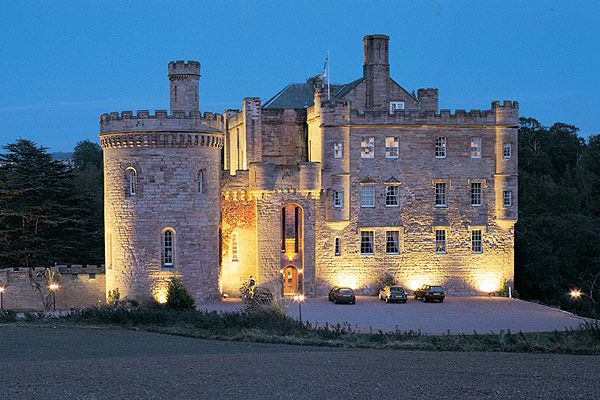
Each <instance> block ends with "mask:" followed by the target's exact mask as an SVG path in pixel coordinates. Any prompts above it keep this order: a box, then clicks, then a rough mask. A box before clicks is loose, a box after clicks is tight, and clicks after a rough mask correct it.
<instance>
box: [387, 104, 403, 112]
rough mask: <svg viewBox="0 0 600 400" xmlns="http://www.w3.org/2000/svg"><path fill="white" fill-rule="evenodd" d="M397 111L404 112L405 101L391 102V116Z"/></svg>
mask: <svg viewBox="0 0 600 400" xmlns="http://www.w3.org/2000/svg"><path fill="white" fill-rule="evenodd" d="M396 110H404V102H403V101H390V114H393V113H395V112H396Z"/></svg>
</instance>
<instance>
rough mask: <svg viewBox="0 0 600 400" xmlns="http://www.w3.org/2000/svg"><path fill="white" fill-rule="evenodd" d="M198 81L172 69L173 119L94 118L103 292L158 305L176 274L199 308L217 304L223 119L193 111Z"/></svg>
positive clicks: (189, 67)
mask: <svg viewBox="0 0 600 400" xmlns="http://www.w3.org/2000/svg"><path fill="white" fill-rule="evenodd" d="M199 76H200V64H198V63H197V62H192V61H190V62H189V63H187V64H184V63H183V62H180V61H177V62H174V63H173V62H171V63H169V79H170V80H171V108H172V109H173V112H172V115H169V114H168V113H167V112H166V111H163V110H156V111H155V112H154V113H150V112H149V111H146V110H142V111H138V112H137V114H134V113H132V112H131V111H123V112H122V113H118V112H114V113H110V114H103V115H102V116H101V117H100V142H101V145H102V150H103V154H104V204H105V207H104V210H105V216H104V218H105V239H106V290H107V293H108V292H109V291H112V290H115V289H118V290H119V293H120V295H121V297H122V298H124V297H127V298H130V299H136V300H138V301H145V300H148V299H150V298H151V297H154V298H155V299H156V300H157V301H159V302H163V301H165V300H166V288H167V285H168V281H169V280H170V279H171V278H172V277H178V278H180V279H181V280H182V282H183V284H184V285H185V286H186V288H187V289H188V290H189V292H190V293H191V294H192V295H193V296H194V298H195V299H196V301H197V302H203V301H205V300H207V299H209V298H215V297H218V294H219V257H220V254H219V246H218V243H219V223H220V213H221V196H220V177H221V166H220V152H221V150H220V149H221V148H222V146H223V134H222V130H223V117H222V116H221V115H219V114H213V113H205V114H204V115H203V116H202V115H201V114H200V113H199V112H198V99H197V94H196V92H195V90H197V88H198V77H199ZM174 91H176V92H177V98H176V99H175V98H174Z"/></svg>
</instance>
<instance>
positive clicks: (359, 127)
mask: <svg viewBox="0 0 600 400" xmlns="http://www.w3.org/2000/svg"><path fill="white" fill-rule="evenodd" d="M388 46H389V38H388V37H387V36H384V35H369V36H365V37H364V64H363V76H362V77H361V78H359V79H357V80H355V81H353V82H350V83H347V84H328V83H325V82H324V81H323V79H322V78H321V77H319V76H317V77H313V78H311V79H309V80H307V81H306V82H305V83H292V84H290V85H288V86H286V87H285V88H283V89H282V90H281V91H280V92H279V93H277V94H276V95H275V96H274V97H273V98H271V99H270V100H268V101H266V102H264V103H263V102H261V100H260V99H259V98H245V99H244V100H243V104H242V109H241V110H226V111H225V113H224V114H223V115H220V114H212V113H204V114H201V113H200V112H199V111H198V110H199V107H198V105H199V92H198V83H199V78H200V64H199V63H197V62H194V61H189V62H187V63H185V62H183V61H176V62H171V63H169V67H168V77H169V80H170V103H171V104H170V105H171V113H170V114H169V113H168V112H167V111H162V110H157V111H155V112H154V113H149V112H148V111H138V112H137V114H133V113H132V112H128V111H124V112H121V113H116V112H114V113H110V114H103V115H102V116H101V118H100V140H101V145H102V148H103V152H104V168H105V171H104V178H105V237H106V263H105V265H106V290H107V292H108V291H110V290H113V289H116V288H118V289H119V291H120V293H121V295H122V296H127V297H130V298H136V299H138V300H143V299H145V298H150V296H153V297H154V298H155V299H157V300H158V301H164V299H165V293H166V285H167V282H168V280H169V279H170V278H171V277H173V276H177V277H179V278H180V279H181V280H182V281H183V283H184V284H185V286H186V287H187V288H188V290H189V291H190V293H192V295H193V296H194V297H195V298H196V300H197V301H198V302H203V301H206V300H208V299H211V298H212V299H214V298H218V297H219V295H220V294H224V293H226V294H229V295H237V294H239V287H240V285H241V284H242V282H244V281H247V280H248V279H249V278H250V277H252V278H253V279H255V280H256V282H257V284H259V285H263V286H265V287H268V288H270V290H271V291H272V292H273V293H275V294H283V295H291V294H298V293H303V294H306V295H308V296H316V295H323V294H326V293H327V291H328V290H329V289H330V288H331V287H332V286H334V285H338V286H339V285H347V286H351V287H353V288H355V289H356V290H357V291H358V292H359V293H365V294H366V293H368V292H369V291H372V290H373V289H374V288H375V286H376V285H377V282H378V280H380V279H381V277H382V276H384V275H386V274H388V275H393V277H394V278H395V280H396V281H397V282H398V283H399V284H402V285H404V286H405V287H407V288H410V289H412V288H415V287H416V286H419V285H420V284H423V283H435V284H442V285H444V286H446V288H447V291H448V293H449V294H461V295H465V294H481V293H488V292H494V291H497V290H499V289H500V288H501V287H502V286H503V285H505V284H506V283H508V284H511V282H512V280H513V276H514V224H515V222H516V221H517V206H518V201H517V200H518V199H517V128H518V104H517V102H513V101H504V102H503V103H500V102H498V101H494V102H492V105H491V109H489V110H471V111H468V112H466V111H464V110H456V111H455V112H454V113H452V112H450V111H449V110H438V90H437V89H418V90H417V93H416V94H415V93H414V92H413V93H410V92H408V91H407V90H405V89H404V88H402V87H401V86H400V85H399V84H398V83H396V82H395V81H394V80H393V79H392V78H391V77H390V64H389V61H388V55H389V51H388V48H389V47H388Z"/></svg>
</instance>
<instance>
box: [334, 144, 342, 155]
mask: <svg viewBox="0 0 600 400" xmlns="http://www.w3.org/2000/svg"><path fill="white" fill-rule="evenodd" d="M343 148H344V147H343V144H342V143H334V144H333V158H342V157H343V156H344V152H343Z"/></svg>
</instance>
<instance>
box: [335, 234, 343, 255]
mask: <svg viewBox="0 0 600 400" xmlns="http://www.w3.org/2000/svg"><path fill="white" fill-rule="evenodd" d="M334 246H335V249H334V254H335V255H336V256H339V255H341V254H342V240H341V239H340V238H339V237H336V238H335V244H334Z"/></svg>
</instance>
